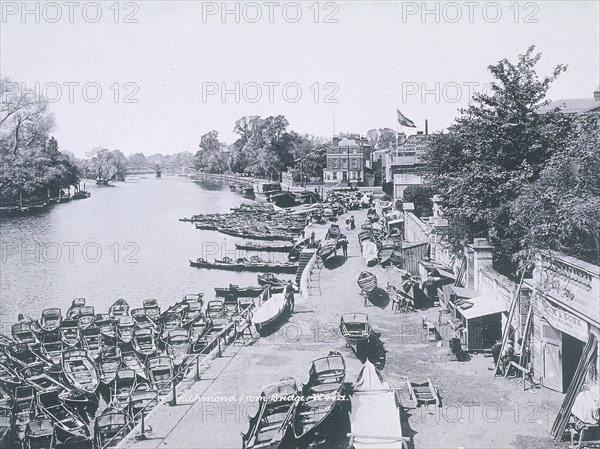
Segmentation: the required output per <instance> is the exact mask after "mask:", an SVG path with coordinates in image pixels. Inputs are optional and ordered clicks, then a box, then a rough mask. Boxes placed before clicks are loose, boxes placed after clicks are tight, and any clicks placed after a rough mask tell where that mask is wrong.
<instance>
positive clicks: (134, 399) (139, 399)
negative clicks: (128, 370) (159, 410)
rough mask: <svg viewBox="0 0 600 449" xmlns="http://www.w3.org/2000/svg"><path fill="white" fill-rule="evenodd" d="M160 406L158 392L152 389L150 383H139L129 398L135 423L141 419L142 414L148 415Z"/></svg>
mask: <svg viewBox="0 0 600 449" xmlns="http://www.w3.org/2000/svg"><path fill="white" fill-rule="evenodd" d="M157 405H158V391H156V390H155V389H153V388H151V387H150V385H149V384H148V383H138V384H137V386H136V387H135V390H134V391H133V392H132V393H131V396H130V398H129V407H130V409H131V414H132V415H133V417H134V419H135V421H136V422H137V421H139V420H140V419H141V415H142V413H143V414H144V416H145V415H147V414H148V413H150V411H151V410H152V409H153V408H154V407H156V406H157Z"/></svg>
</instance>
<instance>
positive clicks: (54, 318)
mask: <svg viewBox="0 0 600 449" xmlns="http://www.w3.org/2000/svg"><path fill="white" fill-rule="evenodd" d="M61 321H62V312H61V310H60V309H58V308H52V309H45V310H44V311H42V318H41V319H40V327H41V328H42V329H43V330H44V331H46V332H52V331H55V330H57V329H58V327H59V326H60V322H61Z"/></svg>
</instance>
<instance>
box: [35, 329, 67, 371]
mask: <svg viewBox="0 0 600 449" xmlns="http://www.w3.org/2000/svg"><path fill="white" fill-rule="evenodd" d="M62 351H63V341H62V338H61V336H60V332H59V331H58V330H55V331H53V332H45V333H44V335H42V339H41V341H40V353H41V354H42V356H44V358H46V359H48V360H50V361H51V362H52V363H61V361H62Z"/></svg>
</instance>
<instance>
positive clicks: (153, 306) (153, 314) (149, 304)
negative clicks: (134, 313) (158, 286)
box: [144, 298, 160, 322]
mask: <svg viewBox="0 0 600 449" xmlns="http://www.w3.org/2000/svg"><path fill="white" fill-rule="evenodd" d="M144 311H145V312H146V315H148V316H149V317H150V318H151V319H153V320H154V321H155V322H156V321H157V320H158V318H159V317H160V307H159V306H158V301H156V299H154V298H150V299H144Z"/></svg>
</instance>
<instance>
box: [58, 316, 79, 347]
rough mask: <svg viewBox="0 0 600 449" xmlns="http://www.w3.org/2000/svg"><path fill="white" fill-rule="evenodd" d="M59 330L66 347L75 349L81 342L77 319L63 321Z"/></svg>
mask: <svg viewBox="0 0 600 449" xmlns="http://www.w3.org/2000/svg"><path fill="white" fill-rule="evenodd" d="M59 330H60V337H61V338H62V341H63V343H64V345H65V347H67V348H74V347H75V346H77V345H78V344H79V342H80V341H81V329H80V328H79V324H78V323H77V320H76V319H75V318H67V319H64V320H62V322H61V323H60V327H59Z"/></svg>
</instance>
